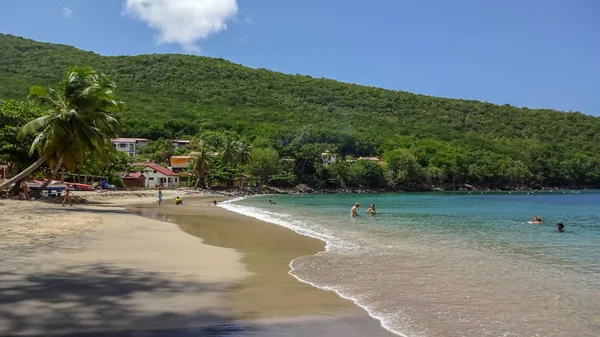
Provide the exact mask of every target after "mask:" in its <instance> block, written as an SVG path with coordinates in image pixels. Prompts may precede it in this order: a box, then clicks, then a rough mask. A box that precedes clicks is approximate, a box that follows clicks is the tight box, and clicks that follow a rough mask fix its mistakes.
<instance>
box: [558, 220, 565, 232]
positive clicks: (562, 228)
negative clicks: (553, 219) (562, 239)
mask: <svg viewBox="0 0 600 337" xmlns="http://www.w3.org/2000/svg"><path fill="white" fill-rule="evenodd" d="M556 231H557V232H564V231H565V225H563V223H562V222H559V223H557V224H556Z"/></svg>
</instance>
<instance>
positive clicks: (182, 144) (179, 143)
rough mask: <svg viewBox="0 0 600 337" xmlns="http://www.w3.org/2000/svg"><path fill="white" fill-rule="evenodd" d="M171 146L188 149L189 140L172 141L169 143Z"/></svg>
mask: <svg viewBox="0 0 600 337" xmlns="http://www.w3.org/2000/svg"><path fill="white" fill-rule="evenodd" d="M171 146H173V147H185V148H188V147H190V141H189V140H183V139H173V140H172V141H171Z"/></svg>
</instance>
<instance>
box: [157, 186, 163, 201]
mask: <svg viewBox="0 0 600 337" xmlns="http://www.w3.org/2000/svg"><path fill="white" fill-rule="evenodd" d="M162 198H163V194H162V190H161V189H160V187H159V188H158V204H159V205H160V203H161V202H162Z"/></svg>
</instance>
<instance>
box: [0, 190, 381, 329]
mask: <svg viewBox="0 0 600 337" xmlns="http://www.w3.org/2000/svg"><path fill="white" fill-rule="evenodd" d="M174 193H176V192H173V194H174ZM169 195H170V194H167V195H166V199H167V200H168V199H169ZM131 196H132V195H123V196H119V197H118V199H117V200H116V204H115V203H113V204H103V205H76V206H73V207H72V208H71V207H63V206H61V205H55V204H47V203H41V202H23V201H21V202H18V201H6V200H2V201H0V203H2V204H3V205H0V221H1V224H2V225H1V226H0V259H1V260H0V261H1V263H0V335H27V334H38V335H47V334H57V333H58V334H65V335H68V336H76V335H78V333H82V332H88V331H92V332H94V331H95V332H97V335H98V336H100V335H111V336H117V335H118V336H133V335H139V333H140V331H143V334H144V335H146V336H154V335H161V336H164V335H165V333H166V335H177V336H205V335H210V336H227V335H230V334H231V333H236V332H241V333H243V335H246V336H391V334H390V333H388V332H387V331H385V330H383V329H381V328H380V326H379V323H378V322H377V321H375V320H373V319H371V318H370V317H368V315H366V313H364V312H363V311H362V310H360V309H359V308H357V307H355V306H354V305H352V304H351V303H350V302H348V301H345V300H342V299H340V298H339V297H338V296H337V295H335V294H334V293H331V292H325V291H321V290H318V289H316V288H313V287H311V286H308V285H306V284H303V283H300V282H298V281H297V280H295V279H294V278H293V277H292V276H290V275H289V274H288V273H287V272H288V270H289V267H288V264H289V262H290V261H291V260H292V259H293V258H295V257H297V256H301V255H306V254H314V253H316V252H317V251H319V250H322V249H323V243H322V242H320V241H318V240H314V239H311V238H307V237H303V236H300V235H298V234H295V233H293V232H292V231H290V230H288V229H286V228H283V227H279V226H276V225H272V224H266V223H263V222H261V221H258V220H255V219H251V218H248V217H244V216H241V215H237V214H234V213H230V212H228V211H226V210H223V209H221V208H218V207H209V206H208V201H209V199H207V198H198V199H186V200H185V205H184V206H179V207H176V206H175V205H172V204H171V203H165V202H163V205H161V206H160V213H158V212H156V208H157V207H156V206H157V205H155V202H154V204H153V205H144V206H142V209H143V210H144V211H145V213H146V216H149V217H153V218H155V219H148V218H144V217H139V216H137V215H134V214H131V213H129V212H127V211H125V210H124V209H123V208H122V205H123V204H127V203H130V202H133V201H136V199H135V198H133V199H131V198H130V197H131ZM104 199H109V198H108V197H104ZM213 199H214V198H213V197H211V198H210V200H213ZM113 200H114V199H113ZM218 200H221V199H218ZM140 201H144V202H148V201H154V200H153V198H142V199H137V202H140ZM161 220H162V221H161ZM173 222H176V223H177V224H178V225H179V227H178V226H176V225H174V224H173ZM182 230H183V231H182ZM184 231H185V232H187V233H189V234H192V235H189V234H186V233H184ZM95 335H96V334H94V336H95Z"/></svg>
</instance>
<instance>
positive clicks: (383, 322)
mask: <svg viewBox="0 0 600 337" xmlns="http://www.w3.org/2000/svg"><path fill="white" fill-rule="evenodd" d="M239 199H241V198H239ZM232 200H235V199H230V200H228V202H225V203H221V204H220V207H222V208H224V209H226V210H228V211H231V212H235V213H237V214H240V215H243V216H246V217H251V218H254V219H257V220H259V221H263V222H266V223H270V224H274V225H277V226H281V227H283V228H286V229H289V230H290V231H292V232H294V233H296V234H297V235H301V236H304V237H307V238H311V239H315V240H319V241H320V242H322V243H323V245H322V249H321V250H319V251H318V252H316V253H315V254H313V255H316V254H319V253H321V252H327V251H329V249H328V248H327V247H328V246H329V245H330V242H329V241H328V240H327V239H326V238H325V237H320V236H318V235H315V234H311V233H308V232H306V231H302V230H299V229H298V228H295V227H293V226H290V225H289V224H287V223H283V222H278V221H276V220H275V219H272V218H270V219H266V218H265V217H264V216H259V215H257V213H253V214H246V213H244V212H242V211H241V210H240V209H239V208H236V207H232V206H228V205H231V204H230V202H231V201H232ZM299 258H302V256H297V257H296V258H294V259H292V260H291V261H290V263H289V264H288V266H289V268H290V269H289V271H288V274H289V275H291V276H292V277H294V278H295V279H296V280H297V281H298V282H302V283H304V284H307V285H309V286H311V287H314V288H316V289H319V290H322V291H327V292H333V293H335V294H336V295H337V296H338V297H339V298H341V299H343V300H346V301H349V302H352V304H353V305H354V306H356V307H358V308H360V309H361V310H363V311H364V312H365V313H366V314H367V315H368V316H369V317H370V318H372V319H373V320H376V321H377V322H378V323H379V324H380V326H381V328H382V329H385V330H386V331H388V332H389V333H390V334H393V335H395V336H401V337H407V335H404V334H402V333H400V332H397V331H394V330H393V329H392V328H390V327H389V326H388V324H387V322H386V320H385V318H383V317H379V316H378V315H376V314H374V313H372V312H371V310H370V309H369V308H368V307H366V306H364V305H361V304H360V303H359V301H358V299H356V298H354V297H350V296H346V295H344V294H342V293H341V292H340V291H338V290H336V289H333V288H329V287H323V286H318V285H316V284H315V283H313V282H310V281H308V280H305V279H303V278H301V277H300V276H297V275H295V274H294V266H293V263H294V261H295V260H296V259H299Z"/></svg>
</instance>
